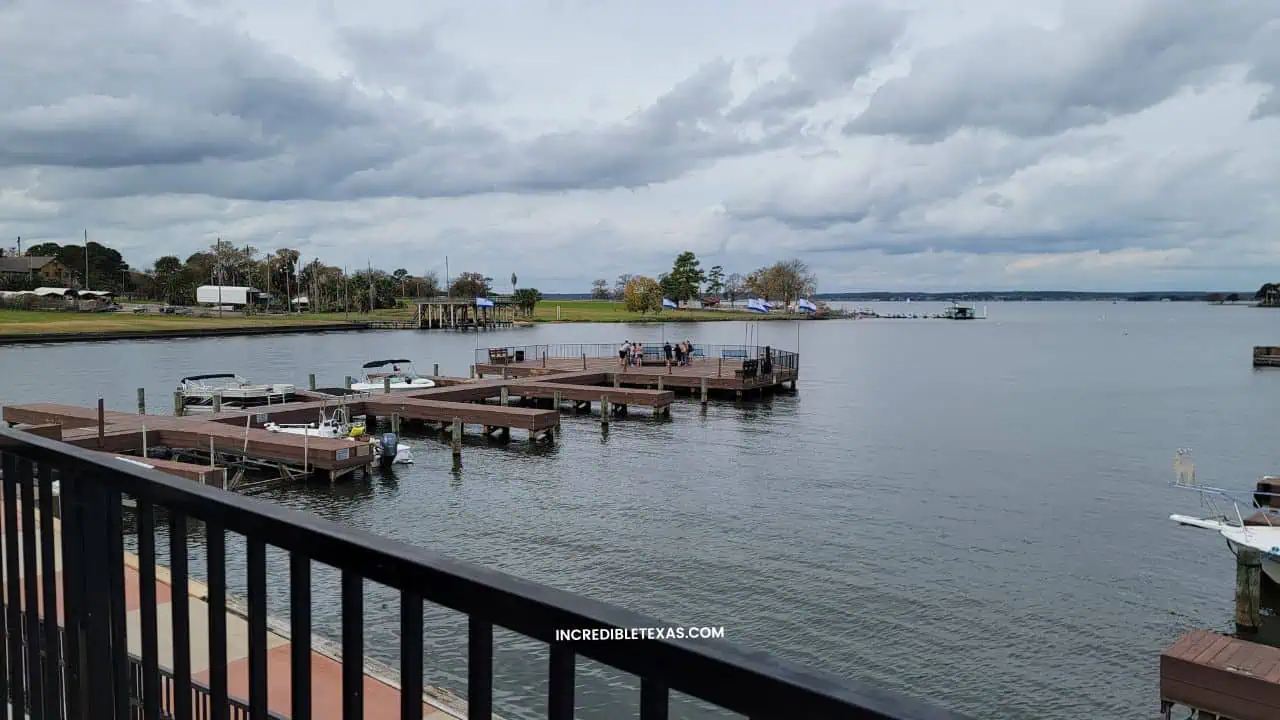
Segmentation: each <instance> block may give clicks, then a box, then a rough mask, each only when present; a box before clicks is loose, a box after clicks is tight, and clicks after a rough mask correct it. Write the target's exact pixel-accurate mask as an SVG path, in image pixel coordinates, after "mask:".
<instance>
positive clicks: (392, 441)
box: [378, 433, 400, 465]
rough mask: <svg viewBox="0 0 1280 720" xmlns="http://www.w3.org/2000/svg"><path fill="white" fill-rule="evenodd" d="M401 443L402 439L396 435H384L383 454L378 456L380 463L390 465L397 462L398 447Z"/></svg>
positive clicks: (382, 441) (381, 442) (382, 442)
mask: <svg viewBox="0 0 1280 720" xmlns="http://www.w3.org/2000/svg"><path fill="white" fill-rule="evenodd" d="M399 443H400V438H399V437H398V436H397V435H396V434H395V433H382V440H381V441H380V443H379V444H380V445H381V447H382V452H381V453H380V454H379V455H378V461H379V462H380V463H381V464H383V465H390V464H391V463H393V462H395V460H396V446H397V445H398V444H399Z"/></svg>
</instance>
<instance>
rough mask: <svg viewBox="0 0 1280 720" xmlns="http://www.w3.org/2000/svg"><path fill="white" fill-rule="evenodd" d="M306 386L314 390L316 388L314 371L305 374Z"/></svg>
mask: <svg viewBox="0 0 1280 720" xmlns="http://www.w3.org/2000/svg"><path fill="white" fill-rule="evenodd" d="M307 386H308V388H309V389H311V390H315V389H316V374H315V373H311V374H310V375H307Z"/></svg>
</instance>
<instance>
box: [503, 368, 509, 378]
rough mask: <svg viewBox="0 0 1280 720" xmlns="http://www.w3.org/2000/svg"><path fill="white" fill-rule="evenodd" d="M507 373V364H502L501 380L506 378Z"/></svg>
mask: <svg viewBox="0 0 1280 720" xmlns="http://www.w3.org/2000/svg"><path fill="white" fill-rule="evenodd" d="M507 375H508V373H507V366H506V365H503V366H502V379H503V380H506V379H507Z"/></svg>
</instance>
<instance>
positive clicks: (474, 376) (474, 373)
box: [471, 365, 476, 380]
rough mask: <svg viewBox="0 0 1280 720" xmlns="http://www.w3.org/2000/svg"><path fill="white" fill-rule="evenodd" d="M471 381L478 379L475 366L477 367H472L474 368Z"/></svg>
mask: <svg viewBox="0 0 1280 720" xmlns="http://www.w3.org/2000/svg"><path fill="white" fill-rule="evenodd" d="M471 379H472V380H475V379H476V366H475V365H472V366H471Z"/></svg>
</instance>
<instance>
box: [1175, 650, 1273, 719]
mask: <svg viewBox="0 0 1280 720" xmlns="http://www.w3.org/2000/svg"><path fill="white" fill-rule="evenodd" d="M1277 668H1280V648H1274V647H1270V646H1267V645H1260V644H1258V643H1251V642H1248V641H1246V640H1241V639H1239V638H1234V637H1229V636H1226V635H1221V634H1219V633H1215V632H1211V631H1208V630H1193V631H1191V632H1189V633H1186V634H1184V635H1182V636H1181V637H1179V638H1178V640H1177V641H1176V642H1174V644H1173V645H1171V646H1170V647H1169V648H1168V649H1166V650H1165V651H1164V653H1162V654H1161V656H1160V696H1161V699H1162V700H1164V701H1168V702H1173V703H1177V704H1180V705H1185V706H1187V707H1191V708H1196V709H1199V710H1204V711H1207V712H1213V713H1217V714H1219V715H1223V716H1226V717H1231V718H1233V719H1234V720H1266V719H1268V718H1276V717H1280V682H1277V679H1278V678H1275V671H1276V669H1277Z"/></svg>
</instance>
